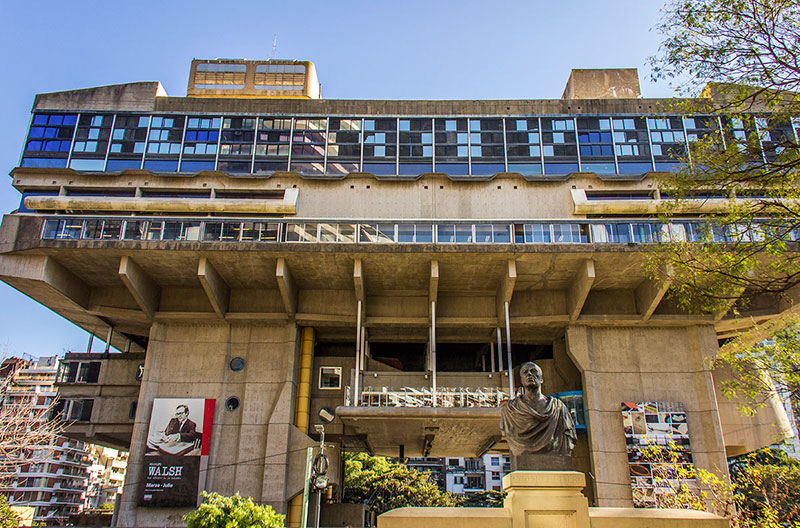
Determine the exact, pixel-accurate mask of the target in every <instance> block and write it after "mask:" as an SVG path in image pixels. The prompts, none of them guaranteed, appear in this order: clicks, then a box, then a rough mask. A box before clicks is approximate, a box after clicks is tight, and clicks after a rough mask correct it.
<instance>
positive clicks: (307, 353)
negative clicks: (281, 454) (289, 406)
mask: <svg viewBox="0 0 800 528" xmlns="http://www.w3.org/2000/svg"><path fill="white" fill-rule="evenodd" d="M313 357H314V329H313V328H311V327H308V326H307V327H305V328H303V331H302V334H301V338H300V360H299V367H298V373H297V374H298V376H297V397H296V399H295V406H294V409H295V410H294V425H295V426H297V428H298V429H300V430H301V431H302V432H304V433H305V434H308V423H309V421H310V416H309V406H310V404H311V363H312V360H313ZM302 510H303V494H302V493H301V494H300V495H297V496H295V497H294V498H293V499H292V500H291V501H289V508H288V511H287V512H286V526H288V527H289V528H297V527H299V526H300V519H301V516H302Z"/></svg>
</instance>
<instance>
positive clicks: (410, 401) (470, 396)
mask: <svg viewBox="0 0 800 528" xmlns="http://www.w3.org/2000/svg"><path fill="white" fill-rule="evenodd" d="M351 395H352V392H351V390H350V387H349V386H348V387H346V390H345V405H351V403H350V402H351V401H352V396H351ZM507 400H508V392H506V391H503V390H502V389H499V388H497V387H481V388H447V387H439V388H437V389H436V393H435V395H434V393H433V391H432V389H430V388H429V387H421V388H420V387H402V388H400V389H393V390H388V389H386V388H385V387H383V388H373V387H364V390H362V391H361V400H360V402H359V405H360V406H362V407H499V406H500V405H502V404H503V403H504V402H505V401H507ZM434 401H435V405H434Z"/></svg>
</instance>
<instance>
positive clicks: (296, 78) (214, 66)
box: [186, 59, 320, 99]
mask: <svg viewBox="0 0 800 528" xmlns="http://www.w3.org/2000/svg"><path fill="white" fill-rule="evenodd" d="M186 95H187V96H188V97H240V98H241V97H244V98H267V99H273V98H277V99H297V98H300V99H319V97H320V89H319V82H318V81H317V71H316V69H315V68H314V63H313V62H310V61H297V60H265V61H253V60H244V59H194V60H193V61H192V69H191V71H190V72H189V86H188V87H187V89H186Z"/></svg>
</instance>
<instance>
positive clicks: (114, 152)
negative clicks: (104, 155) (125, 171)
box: [108, 114, 150, 170]
mask: <svg viewBox="0 0 800 528" xmlns="http://www.w3.org/2000/svg"><path fill="white" fill-rule="evenodd" d="M149 122H150V118H149V117H148V116H138V115H123V114H118V115H117V118H116V119H115V120H114V130H113V131H112V132H111V147H110V148H109V155H108V156H109V159H111V158H122V159H135V160H137V161H138V162H139V166H141V160H142V156H143V154H144V147H145V141H146V140H147V127H148V124H149ZM139 166H137V167H133V166H130V167H126V168H137V169H138V168H139ZM110 170H111V169H110Z"/></svg>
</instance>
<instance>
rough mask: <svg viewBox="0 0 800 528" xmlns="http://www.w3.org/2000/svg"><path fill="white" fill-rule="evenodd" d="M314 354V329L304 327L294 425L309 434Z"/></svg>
mask: <svg viewBox="0 0 800 528" xmlns="http://www.w3.org/2000/svg"><path fill="white" fill-rule="evenodd" d="M313 355H314V329H313V328H311V327H308V326H307V327H305V328H303V334H302V339H301V341H300V367H299V370H298V376H297V378H298V379H297V399H296V400H295V407H294V408H295V411H294V425H295V426H297V428H298V429H300V430H301V431H303V432H304V433H305V434H308V422H309V404H310V403H311V360H312V357H313Z"/></svg>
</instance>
